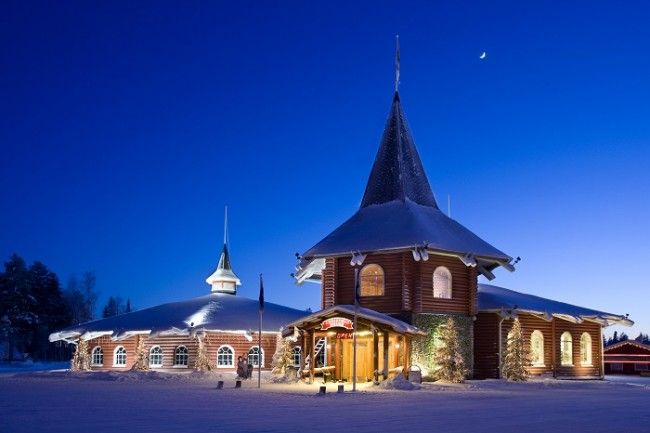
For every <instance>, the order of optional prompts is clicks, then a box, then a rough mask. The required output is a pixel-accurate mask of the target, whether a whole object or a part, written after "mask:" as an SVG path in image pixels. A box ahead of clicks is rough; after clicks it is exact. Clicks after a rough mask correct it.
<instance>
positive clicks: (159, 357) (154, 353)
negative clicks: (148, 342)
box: [149, 346, 163, 367]
mask: <svg viewBox="0 0 650 433" xmlns="http://www.w3.org/2000/svg"><path fill="white" fill-rule="evenodd" d="M162 365H163V352H162V349H161V348H160V346H154V347H152V348H151V350H150V351H149V367H162Z"/></svg>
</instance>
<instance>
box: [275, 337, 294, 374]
mask: <svg viewBox="0 0 650 433" xmlns="http://www.w3.org/2000/svg"><path fill="white" fill-rule="evenodd" d="M280 338H281V337H278V339H280ZM276 347H277V349H276V351H275V353H274V354H273V360H272V361H271V366H272V367H273V370H272V373H273V374H274V375H275V376H278V377H282V378H285V377H289V376H290V375H291V373H293V372H295V370H294V368H293V364H294V363H293V349H292V347H291V341H290V340H289V339H288V338H282V339H281V341H279V342H278V344H277V346H276Z"/></svg>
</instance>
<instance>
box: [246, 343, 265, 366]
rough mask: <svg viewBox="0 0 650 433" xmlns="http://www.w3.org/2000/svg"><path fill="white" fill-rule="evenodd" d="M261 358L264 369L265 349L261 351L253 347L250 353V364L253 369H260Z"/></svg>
mask: <svg viewBox="0 0 650 433" xmlns="http://www.w3.org/2000/svg"><path fill="white" fill-rule="evenodd" d="M260 358H261V362H262V367H264V349H262V350H260V348H259V347H257V346H254V347H251V350H249V351H248V364H250V365H252V366H253V367H259V365H260Z"/></svg>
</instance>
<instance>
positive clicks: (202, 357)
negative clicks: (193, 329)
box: [194, 334, 214, 371]
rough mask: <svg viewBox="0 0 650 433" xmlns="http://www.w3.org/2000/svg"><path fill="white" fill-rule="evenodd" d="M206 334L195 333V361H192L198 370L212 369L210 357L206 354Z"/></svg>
mask: <svg viewBox="0 0 650 433" xmlns="http://www.w3.org/2000/svg"><path fill="white" fill-rule="evenodd" d="M206 339H207V336H206V335H205V334H197V335H196V341H197V343H198V350H197V353H196V361H195V362H194V367H195V368H196V369H197V370H198V371H212V370H213V369H214V366H213V365H212V363H211V362H210V357H209V356H208V346H207V344H206Z"/></svg>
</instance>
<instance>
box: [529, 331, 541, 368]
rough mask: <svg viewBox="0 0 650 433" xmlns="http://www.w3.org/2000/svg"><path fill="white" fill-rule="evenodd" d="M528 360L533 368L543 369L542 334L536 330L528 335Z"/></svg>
mask: <svg viewBox="0 0 650 433" xmlns="http://www.w3.org/2000/svg"><path fill="white" fill-rule="evenodd" d="M530 360H531V362H532V364H533V367H544V334H542V333H541V331H538V330H534V331H533V333H532V334H530Z"/></svg>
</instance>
